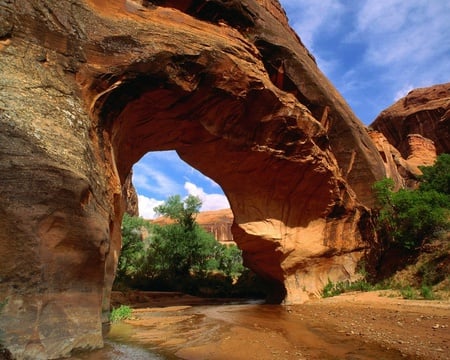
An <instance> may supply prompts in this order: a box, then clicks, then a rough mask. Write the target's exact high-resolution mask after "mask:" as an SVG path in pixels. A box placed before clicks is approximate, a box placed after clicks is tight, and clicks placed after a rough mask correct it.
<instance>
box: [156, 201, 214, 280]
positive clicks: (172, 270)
mask: <svg viewBox="0 0 450 360" xmlns="http://www.w3.org/2000/svg"><path fill="white" fill-rule="evenodd" d="M201 205H202V202H201V200H200V199H199V198H198V197H196V196H192V195H189V196H188V197H187V198H186V199H185V200H184V201H182V200H181V197H180V196H179V195H174V196H170V197H169V198H168V199H167V201H166V202H165V203H164V204H162V205H160V206H157V207H156V208H155V212H156V213H158V214H160V215H164V216H167V217H169V218H171V219H173V220H175V224H169V225H165V226H156V227H155V230H154V237H153V239H152V248H153V249H154V251H153V254H152V255H153V256H155V259H156V260H157V261H158V262H160V263H161V270H162V271H164V272H167V273H169V274H174V275H176V276H180V275H188V274H189V272H190V271H191V270H196V271H206V269H207V267H208V266H207V265H208V260H209V259H210V258H211V257H212V254H213V253H214V247H215V246H216V244H217V242H216V240H215V239H214V237H213V236H212V235H211V234H208V233H206V232H205V231H204V230H203V229H202V228H201V227H199V226H198V224H197V223H196V222H195V219H196V217H197V214H198V212H199V211H200V207H201Z"/></svg>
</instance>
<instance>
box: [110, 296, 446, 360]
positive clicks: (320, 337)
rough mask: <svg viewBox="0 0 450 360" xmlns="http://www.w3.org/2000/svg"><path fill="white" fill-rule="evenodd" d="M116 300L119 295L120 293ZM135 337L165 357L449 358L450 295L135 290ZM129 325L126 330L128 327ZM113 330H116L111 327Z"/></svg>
mask: <svg viewBox="0 0 450 360" xmlns="http://www.w3.org/2000/svg"><path fill="white" fill-rule="evenodd" d="M114 299H115V301H116V303H120V302H122V301H124V298H123V296H122V295H120V294H116V295H115V296H114ZM134 300H135V303H134V304H135V306H136V307H137V308H136V310H135V311H134V313H133V319H131V320H129V321H127V322H126V323H125V324H122V325H119V326H114V327H113V331H112V336H113V337H114V336H115V335H114V332H119V333H120V332H122V331H123V328H121V326H122V327H123V326H125V327H128V328H127V330H126V331H127V332H128V334H129V336H130V338H131V339H132V341H133V342H135V343H139V344H147V346H148V344H152V345H151V347H153V348H154V349H156V350H157V351H159V352H160V353H162V354H163V355H164V356H165V357H166V358H167V359H187V360H190V359H192V360H194V359H195V360H202V359H205V360H206V359H208V360H222V359H223V360H241V359H242V360H244V359H245V360H249V359H257V360H266V359H267V360H269V359H270V360H274V359H286V360H290V359H311V360H314V359H317V360H319V359H320V360H326V359H348V360H363V359H378V360H390V359H427V360H434V359H436V360H444V359H450V327H449V326H450V302H449V301H420V300H403V299H399V298H391V297H387V296H386V295H384V296H383V294H382V293H380V292H369V293H349V294H344V295H341V296H338V297H333V298H328V299H320V300H315V301H310V302H308V303H306V304H303V305H295V306H273V305H261V304H228V305H220V303H221V300H216V301H215V303H216V304H215V305H214V306H211V305H205V300H204V299H198V298H195V297H190V296H185V295H181V294H172V295H171V296H165V295H164V294H158V293H157V294H154V295H153V296H148V295H146V294H144V293H135V295H134ZM130 329H131V330H130ZM116 335H117V334H116Z"/></svg>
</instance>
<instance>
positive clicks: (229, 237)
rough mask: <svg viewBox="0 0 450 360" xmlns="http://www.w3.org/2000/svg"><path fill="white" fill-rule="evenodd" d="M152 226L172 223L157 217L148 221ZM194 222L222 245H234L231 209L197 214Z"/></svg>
mask: <svg viewBox="0 0 450 360" xmlns="http://www.w3.org/2000/svg"><path fill="white" fill-rule="evenodd" d="M150 221H151V222H152V223H154V224H158V225H166V224H170V223H173V220H171V219H169V218H167V217H159V218H156V219H154V220H150ZM195 221H196V222H197V224H198V225H199V226H200V227H202V228H203V230H205V231H206V232H208V233H210V234H211V235H212V236H214V238H215V239H216V240H217V241H218V242H220V243H222V244H235V242H234V241H233V233H232V232H231V226H232V225H233V212H232V211H231V209H221V210H210V211H202V212H200V213H198V215H197V217H196V219H195Z"/></svg>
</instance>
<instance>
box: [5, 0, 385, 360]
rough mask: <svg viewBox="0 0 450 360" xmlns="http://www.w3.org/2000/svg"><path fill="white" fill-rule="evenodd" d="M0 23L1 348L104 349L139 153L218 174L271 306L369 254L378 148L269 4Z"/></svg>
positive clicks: (56, 13) (352, 271)
mask: <svg viewBox="0 0 450 360" xmlns="http://www.w3.org/2000/svg"><path fill="white" fill-rule="evenodd" d="M0 24H1V25H0V53H1V56H0V71H1V76H0V89H1V96H0V174H1V182H0V215H1V216H0V228H1V230H2V231H1V232H0V254H1V256H2V263H1V265H0V278H1V282H0V296H1V298H0V302H1V304H2V306H1V309H0V311H1V317H0V341H1V344H2V346H4V347H6V348H7V349H8V350H9V351H10V352H11V353H12V354H13V356H14V357H15V358H18V359H47V358H48V359H54V358H58V357H62V356H67V355H69V354H70V352H71V351H73V350H74V349H89V348H95V347H100V346H102V344H103V340H102V322H105V321H107V315H108V311H109V299H110V291H111V285H112V282H113V279H114V273H115V268H116V265H117V259H118V256H119V253H120V246H121V239H120V228H121V219H122V215H123V213H124V212H125V211H126V210H127V198H128V197H129V189H130V184H129V181H127V179H129V175H130V171H131V168H132V166H133V164H134V163H136V162H137V161H138V160H139V159H140V158H141V157H142V156H143V155H144V154H145V153H147V152H148V151H156V150H167V149H174V150H176V151H177V152H178V154H179V155H180V157H181V158H182V159H184V160H185V161H186V162H188V163H189V164H191V165H192V166H193V167H195V168H197V169H199V170H200V171H202V172H203V173H204V174H206V175H207V176H209V177H210V178H212V179H213V180H215V181H216V182H217V183H219V184H220V185H221V186H222V189H223V190H224V192H225V193H226V195H227V197H228V199H229V202H230V205H231V209H232V211H233V214H234V221H233V224H232V233H233V239H234V241H236V243H237V244H238V245H239V247H240V248H241V249H242V250H243V256H244V262H245V264H246V266H248V267H250V268H251V269H253V270H254V271H255V272H257V273H258V274H260V275H262V276H263V277H265V278H266V279H267V280H268V281H271V283H273V293H274V299H276V300H278V301H284V302H285V303H298V302H302V301H304V300H305V299H307V298H308V297H309V296H312V295H314V294H317V293H318V292H319V291H320V290H321V288H322V287H323V285H324V284H325V283H326V282H327V281H328V279H330V280H332V281H339V280H351V279H354V278H355V277H357V276H358V275H357V273H356V270H357V265H358V262H360V261H361V260H362V259H366V260H367V259H370V256H372V255H373V254H374V253H376V251H373V250H374V249H376V238H375V237H374V231H373V226H372V223H371V218H370V212H369V210H368V207H370V206H371V204H372V202H373V197H372V193H371V184H372V183H373V182H374V181H376V180H379V179H381V178H382V177H383V176H384V174H385V168H384V167H383V162H382V159H381V157H380V155H379V153H378V151H377V149H376V147H375V145H374V143H373V142H372V140H371V139H370V137H369V136H368V134H367V132H366V130H365V128H364V127H363V125H362V124H361V123H360V122H359V120H358V119H357V118H356V117H355V115H354V114H353V113H352V111H351V110H350V108H349V107H348V105H347V104H346V103H345V101H344V100H343V98H342V97H341V96H340V95H339V93H338V92H337V91H336V89H335V88H334V87H333V86H332V85H331V84H330V82H329V81H328V80H327V79H326V78H325V76H324V75H323V74H322V73H321V71H320V70H319V69H318V68H317V65H316V63H315V61H314V58H313V56H312V55H311V54H310V53H309V52H308V50H307V49H306V48H305V47H304V46H303V45H302V43H301V41H300V39H299V37H298V36H297V35H296V34H295V33H294V32H293V31H292V30H291V29H290V28H289V26H288V22H287V19H286V16H285V14H284V11H283V10H282V8H281V7H280V5H279V3H278V1H276V0H246V1H237V0H231V1H222V0H200V1H189V0H186V1H173V0H158V1H133V0H108V1H106V0H84V1H76V2H75V1H69V0H65V1H62V0H16V1H3V2H2V3H1V4H0Z"/></svg>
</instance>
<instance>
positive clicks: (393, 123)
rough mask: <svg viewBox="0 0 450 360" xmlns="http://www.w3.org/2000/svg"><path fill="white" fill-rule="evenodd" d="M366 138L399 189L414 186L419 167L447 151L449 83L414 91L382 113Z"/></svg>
mask: <svg viewBox="0 0 450 360" xmlns="http://www.w3.org/2000/svg"><path fill="white" fill-rule="evenodd" d="M370 128H371V129H372V130H371V131H369V135H370V136H371V138H372V140H374V143H375V144H376V146H377V148H378V150H379V151H380V154H381V156H382V158H383V161H384V163H385V166H386V173H387V175H388V176H389V177H392V178H393V179H394V180H395V181H396V183H397V186H398V187H402V186H406V187H414V186H415V184H416V181H415V178H416V177H417V175H420V174H421V171H420V170H419V168H418V166H421V165H425V166H428V165H432V164H433V163H434V161H435V160H436V157H437V155H439V154H441V153H448V152H450V83H447V84H441V85H435V86H431V87H429V88H422V89H415V90H412V91H411V92H409V93H408V95H407V96H406V97H404V98H402V99H400V100H398V101H397V102H396V103H395V104H393V105H392V106H390V107H389V108H387V109H386V110H384V111H383V112H381V114H380V115H378V117H377V118H376V119H375V121H374V122H373V123H372V124H371V125H370Z"/></svg>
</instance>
